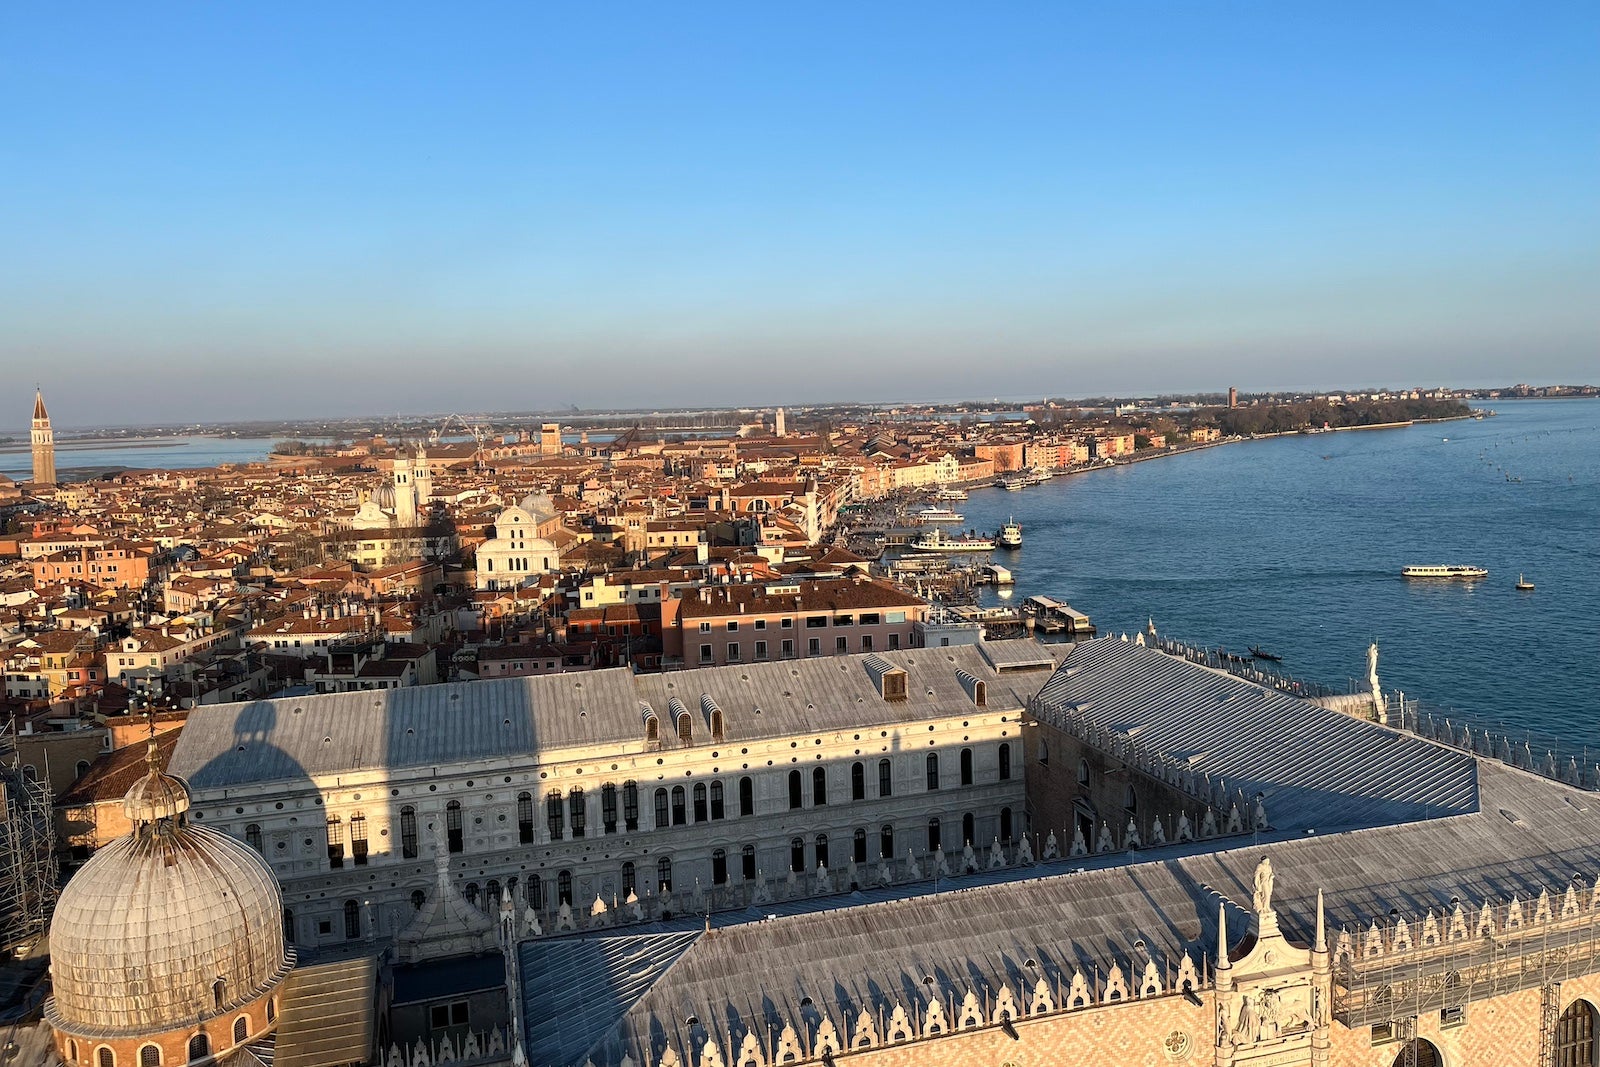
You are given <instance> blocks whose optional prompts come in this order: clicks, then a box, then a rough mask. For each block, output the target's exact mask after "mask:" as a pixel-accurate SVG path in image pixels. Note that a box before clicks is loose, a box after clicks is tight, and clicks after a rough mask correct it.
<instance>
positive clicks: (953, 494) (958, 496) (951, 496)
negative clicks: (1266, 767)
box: [933, 489, 967, 500]
mask: <svg viewBox="0 0 1600 1067" xmlns="http://www.w3.org/2000/svg"><path fill="white" fill-rule="evenodd" d="M933 498H934V499H935V500H965V499H967V491H966V490H965V489H941V490H939V491H938V492H937V493H935V494H933Z"/></svg>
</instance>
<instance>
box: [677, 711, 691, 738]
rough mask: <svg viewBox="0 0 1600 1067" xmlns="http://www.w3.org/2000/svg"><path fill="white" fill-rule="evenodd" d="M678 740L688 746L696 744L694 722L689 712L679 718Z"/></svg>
mask: <svg viewBox="0 0 1600 1067" xmlns="http://www.w3.org/2000/svg"><path fill="white" fill-rule="evenodd" d="M678 740H679V741H682V742H683V743H684V744H686V745H688V744H693V743H694V720H693V719H691V718H689V713H688V712H687V711H686V712H684V713H683V714H681V715H679V716H678Z"/></svg>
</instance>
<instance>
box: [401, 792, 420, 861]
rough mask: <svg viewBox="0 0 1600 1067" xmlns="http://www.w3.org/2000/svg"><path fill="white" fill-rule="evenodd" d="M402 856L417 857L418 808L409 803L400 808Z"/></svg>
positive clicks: (403, 857) (404, 857)
mask: <svg viewBox="0 0 1600 1067" xmlns="http://www.w3.org/2000/svg"><path fill="white" fill-rule="evenodd" d="M400 857H401V859H408V860H414V859H416V858H417V809H416V808H413V807H412V806H411V805H409V804H407V805H406V806H405V807H403V808H401V809H400Z"/></svg>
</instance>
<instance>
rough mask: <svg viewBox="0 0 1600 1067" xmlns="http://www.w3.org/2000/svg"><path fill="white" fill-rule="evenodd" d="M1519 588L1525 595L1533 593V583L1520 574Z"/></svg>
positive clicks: (1518, 576)
mask: <svg viewBox="0 0 1600 1067" xmlns="http://www.w3.org/2000/svg"><path fill="white" fill-rule="evenodd" d="M1517 588H1518V589H1521V590H1522V591H1523V592H1524V593H1531V592H1533V583H1532V582H1530V581H1528V579H1526V578H1524V577H1523V576H1522V575H1520V574H1519V575H1517Z"/></svg>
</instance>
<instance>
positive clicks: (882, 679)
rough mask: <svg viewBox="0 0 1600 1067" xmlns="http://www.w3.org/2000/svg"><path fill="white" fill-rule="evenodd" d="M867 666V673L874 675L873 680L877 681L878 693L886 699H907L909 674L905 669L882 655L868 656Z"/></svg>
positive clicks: (891, 700) (894, 700)
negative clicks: (907, 674)
mask: <svg viewBox="0 0 1600 1067" xmlns="http://www.w3.org/2000/svg"><path fill="white" fill-rule="evenodd" d="M866 666H867V673H868V674H870V675H872V680H873V681H874V682H876V683H877V686H878V695H880V696H881V697H883V699H884V700H886V701H890V702H898V701H902V700H905V699H906V695H907V684H906V679H907V676H906V672H905V671H904V670H903V669H901V668H899V667H896V666H895V665H894V664H893V663H890V662H889V661H888V660H886V659H884V658H883V657H882V656H868V657H867V659H866Z"/></svg>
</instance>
